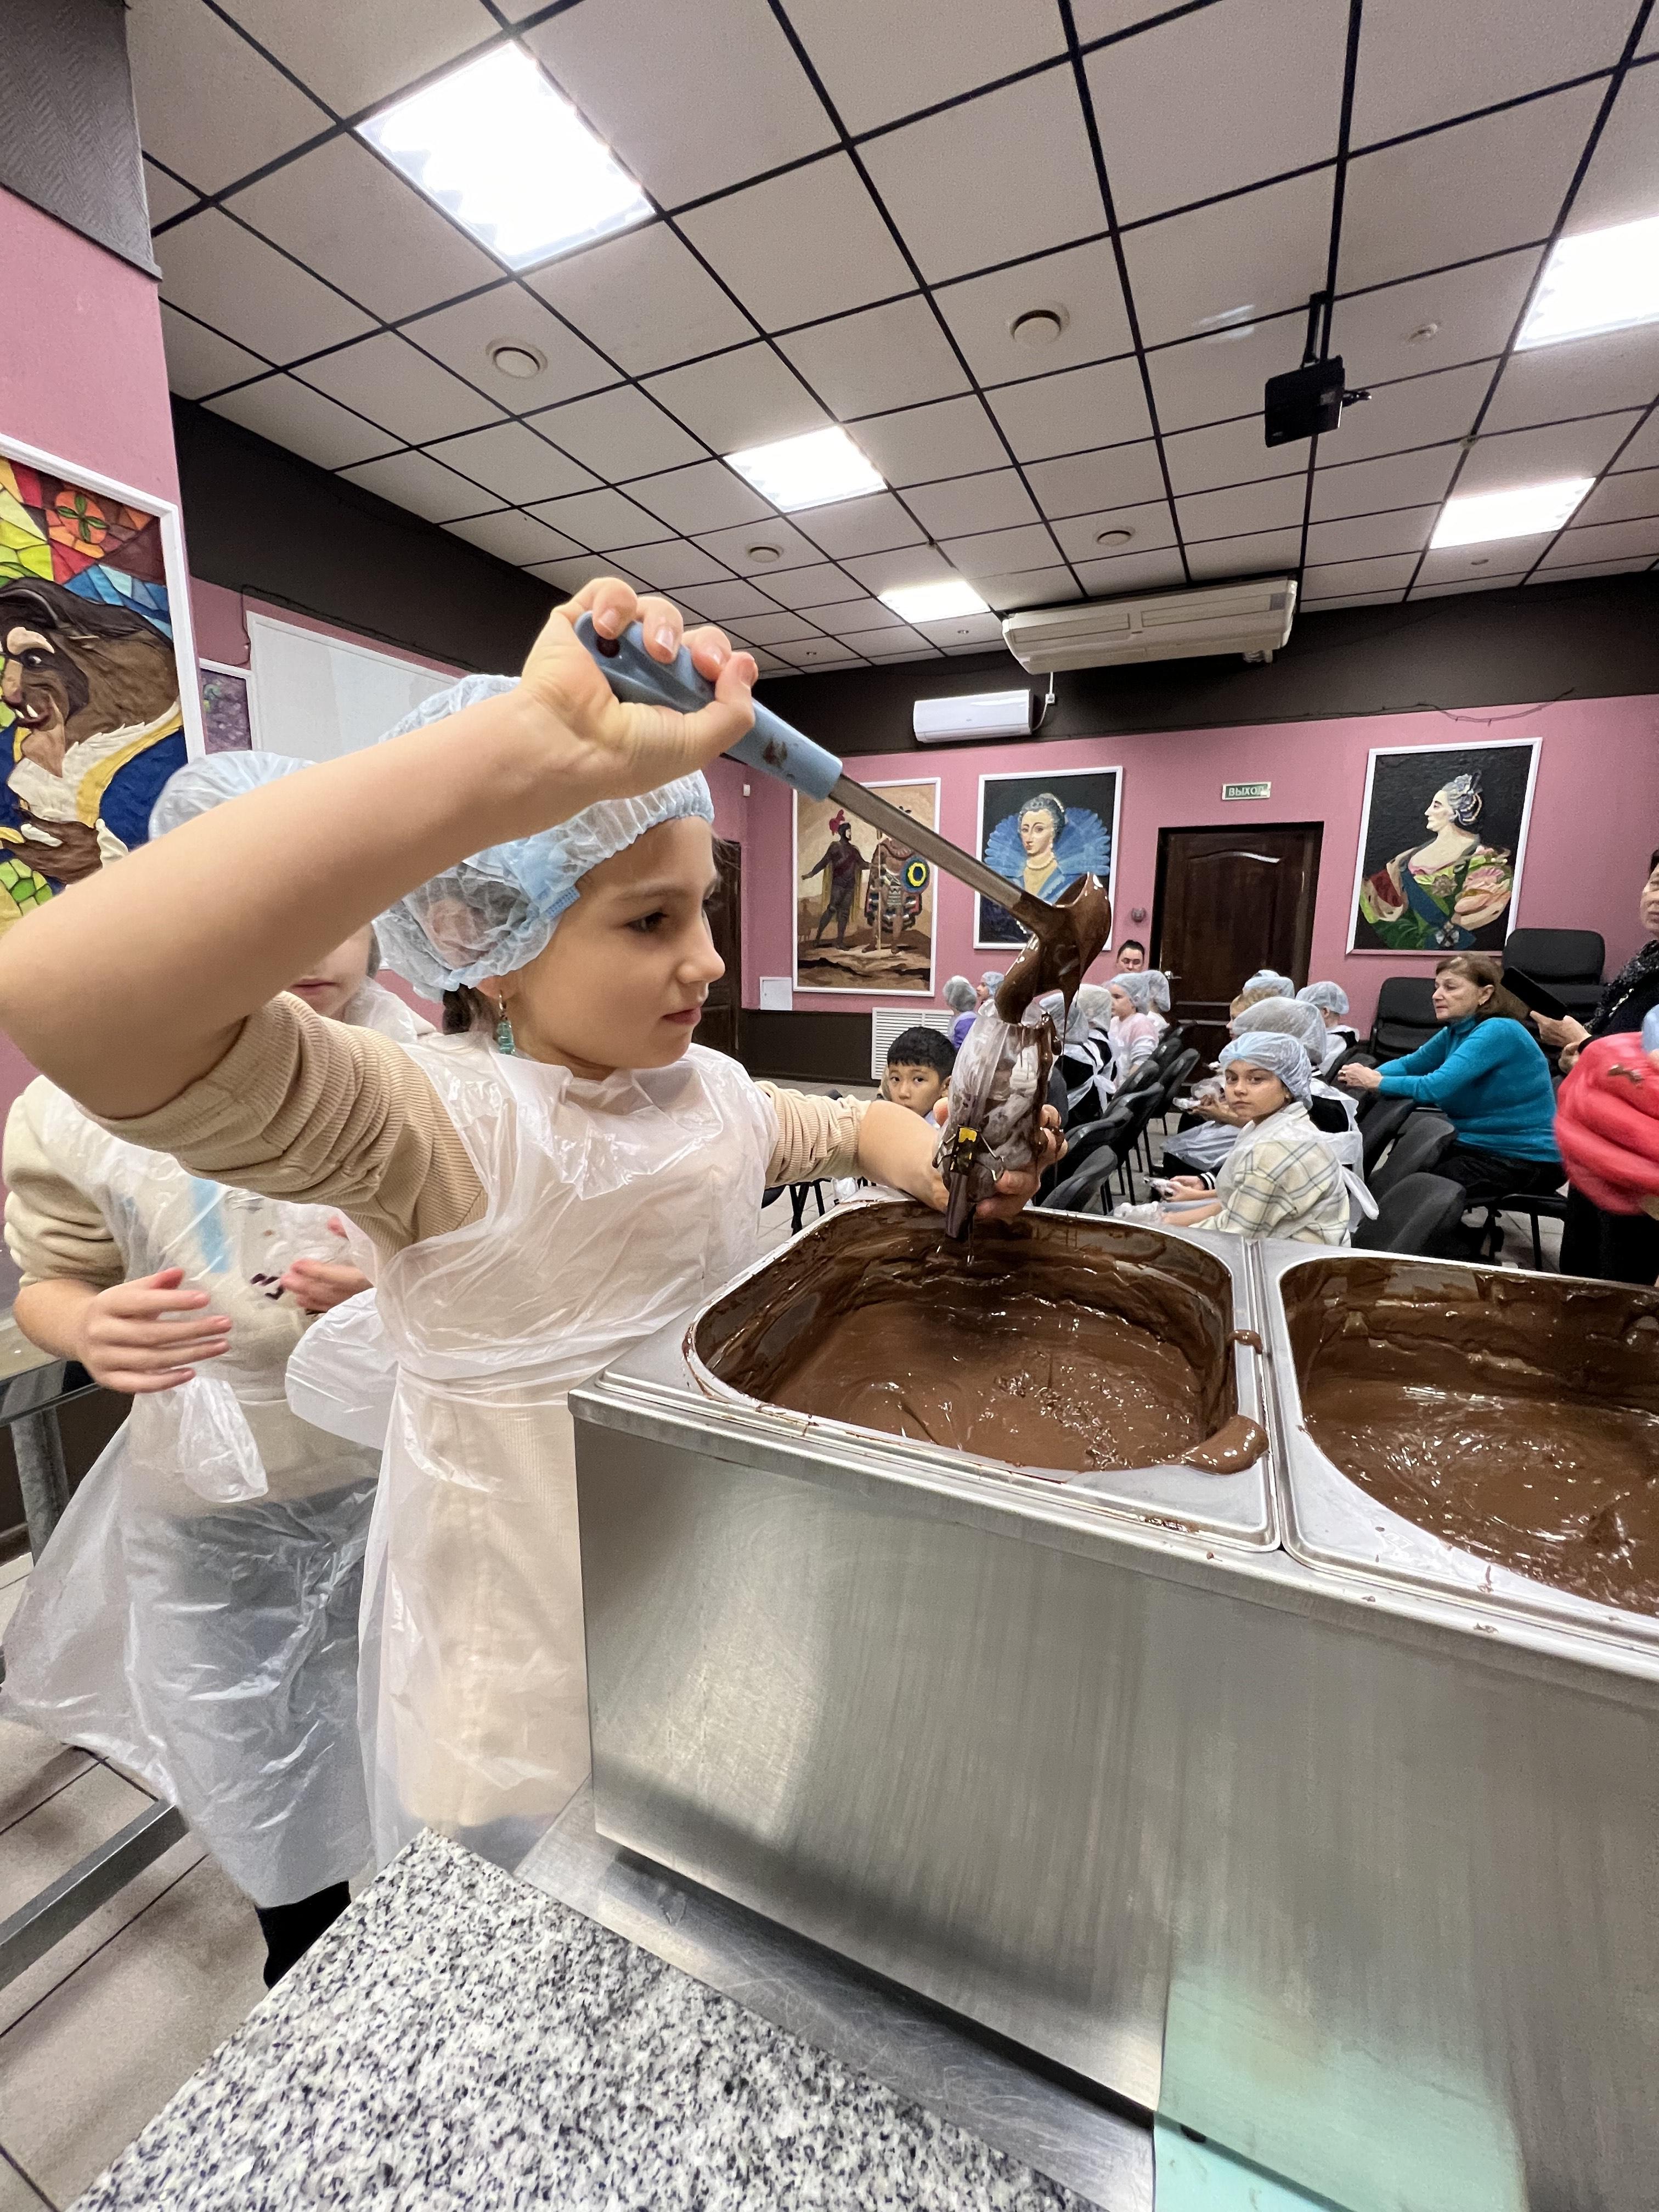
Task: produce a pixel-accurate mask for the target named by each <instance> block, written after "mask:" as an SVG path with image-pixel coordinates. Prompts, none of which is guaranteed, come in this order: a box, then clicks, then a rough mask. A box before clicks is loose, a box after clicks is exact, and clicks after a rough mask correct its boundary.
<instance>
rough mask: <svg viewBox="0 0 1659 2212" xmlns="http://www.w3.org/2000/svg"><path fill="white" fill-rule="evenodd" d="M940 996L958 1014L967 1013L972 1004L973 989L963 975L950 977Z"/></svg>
mask: <svg viewBox="0 0 1659 2212" xmlns="http://www.w3.org/2000/svg"><path fill="white" fill-rule="evenodd" d="M940 995H941V996H942V997H943V999H944V1000H945V1005H946V1006H951V1007H953V1008H954V1009H955V1011H956V1012H957V1013H959V1014H965V1013H967V1012H969V1010H970V1008H971V1007H972V1006H973V1004H974V987H973V985H972V984H971V983H970V982H969V981H968V978H967V977H966V976H965V975H952V976H951V977H950V978H949V980H948V981H946V983H945V988H944V991H943V992H942V993H941V994H940Z"/></svg>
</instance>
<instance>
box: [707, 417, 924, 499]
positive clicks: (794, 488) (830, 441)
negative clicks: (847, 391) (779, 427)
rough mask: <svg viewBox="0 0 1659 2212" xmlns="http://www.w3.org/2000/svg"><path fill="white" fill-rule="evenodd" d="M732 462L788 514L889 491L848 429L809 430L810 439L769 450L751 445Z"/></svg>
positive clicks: (784, 441) (787, 441)
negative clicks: (793, 511) (850, 436)
mask: <svg viewBox="0 0 1659 2212" xmlns="http://www.w3.org/2000/svg"><path fill="white" fill-rule="evenodd" d="M726 460H727V462H728V463H729V464H730V465H731V466H732V468H734V469H735V470H736V471H737V472H738V475H739V476H740V477H742V478H743V479H744V482H745V483H750V484H753V486H754V487H755V489H756V490H757V492H758V493H759V494H760V495H761V497H762V498H763V499H769V500H770V501H771V502H772V504H773V506H774V507H781V508H782V509H783V510H784V512H785V513H790V512H791V511H792V510H793V509H794V508H796V507H829V506H830V505H831V504H832V503H833V502H834V501H836V500H838V499H860V498H862V497H863V495H865V494H866V492H872V491H885V490H886V489H887V480H886V478H885V477H881V476H878V474H877V473H876V471H875V470H874V469H872V467H871V465H870V464H869V462H868V461H867V460H866V459H865V458H864V455H863V454H862V453H860V451H859V449H858V447H856V446H855V445H854V443H853V441H852V440H851V439H850V438H849V437H848V435H847V433H846V431H845V430H809V431H807V433H806V434H805V436H804V437H800V438H778V439H775V440H774V441H773V442H772V444H770V445H769V446H746V447H744V450H743V451H742V453H728V454H727V455H726Z"/></svg>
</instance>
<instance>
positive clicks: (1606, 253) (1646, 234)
mask: <svg viewBox="0 0 1659 2212" xmlns="http://www.w3.org/2000/svg"><path fill="white" fill-rule="evenodd" d="M1652 322H1659V215H1653V216H1644V218H1643V220H1642V221H1641V222H1620V223H1613V224H1612V225H1611V226H1610V227H1609V228H1607V229H1606V230H1583V231H1580V232H1579V234H1578V235H1577V237H1576V238H1564V239H1561V240H1558V242H1557V244H1556V246H1555V247H1554V249H1553V252H1551V255H1550V258H1549V259H1548V260H1547V262H1546V263H1545V264H1544V273H1543V276H1541V278H1540V279H1539V283H1538V289H1537V291H1536V292H1535V293H1534V295H1533V301H1532V305H1531V307H1528V310H1527V319H1526V321H1525V322H1524V323H1523V324H1522V326H1521V335H1520V337H1518V338H1517V339H1516V342H1515V343H1516V351H1517V352H1518V353H1527V352H1530V351H1531V350H1532V349H1533V348H1534V346H1547V345H1559V344H1560V343H1561V342H1562V341H1563V340H1564V339H1565V338H1587V337H1594V336H1595V334H1596V333H1597V332H1598V331H1629V330H1634V329H1635V328H1636V327H1637V326H1638V324H1641V323H1652Z"/></svg>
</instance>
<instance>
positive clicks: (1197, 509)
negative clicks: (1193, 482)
mask: <svg viewBox="0 0 1659 2212" xmlns="http://www.w3.org/2000/svg"><path fill="white" fill-rule="evenodd" d="M1306 496H1307V487H1306V483H1305V482H1304V479H1303V478H1302V477H1270V478H1269V479H1268V480H1267V483H1254V484H1237V485H1235V486H1234V487H1233V488H1232V489H1231V490H1228V491H1201V492H1194V493H1193V494H1192V495H1189V496H1188V497H1187V498H1184V499H1178V500H1177V501H1176V510H1177V513H1178V515H1179V519H1180V522H1181V534H1182V537H1183V538H1185V539H1186V541H1187V543H1188V545H1189V546H1190V545H1191V544H1194V541H1195V540H1199V539H1202V538H1240V537H1243V534H1244V532H1246V531H1260V530H1279V529H1292V528H1293V529H1297V530H1299V529H1300V528H1301V526H1302V508H1303V504H1304V500H1305V499H1306Z"/></svg>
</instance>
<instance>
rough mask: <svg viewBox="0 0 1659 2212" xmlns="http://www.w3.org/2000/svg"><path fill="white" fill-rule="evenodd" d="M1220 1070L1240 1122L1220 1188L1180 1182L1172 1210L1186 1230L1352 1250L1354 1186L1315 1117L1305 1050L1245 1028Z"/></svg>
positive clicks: (1169, 1214) (1201, 1180)
mask: <svg viewBox="0 0 1659 2212" xmlns="http://www.w3.org/2000/svg"><path fill="white" fill-rule="evenodd" d="M1217 1065H1218V1066H1219V1067H1220V1069H1221V1071H1222V1075H1223V1079H1224V1080H1225V1085H1226V1092H1227V1104H1228V1106H1229V1107H1230V1108H1231V1110H1232V1112H1233V1114H1234V1115H1235V1117H1236V1118H1237V1121H1239V1123H1240V1124H1241V1126H1240V1128H1239V1133H1238V1139H1237V1143H1236V1144H1235V1145H1234V1146H1233V1147H1232V1150H1231V1152H1229V1153H1228V1155H1227V1157H1226V1158H1225V1161H1224V1162H1223V1163H1222V1165H1221V1168H1220V1170H1219V1172H1218V1174H1217V1176H1216V1177H1215V1180H1214V1183H1213V1186H1212V1185H1211V1184H1210V1183H1209V1182H1208V1181H1207V1180H1206V1178H1205V1177H1203V1176H1176V1177H1175V1178H1174V1181H1173V1183H1172V1185H1171V1188H1170V1198H1169V1200H1168V1203H1167V1204H1166V1206H1165V1207H1164V1218H1166V1219H1168V1220H1169V1221H1170V1222H1171V1223H1172V1224H1175V1225H1178V1226H1179V1227H1182V1228H1184V1229H1197V1228H1207V1229H1221V1230H1231V1231H1233V1232H1234V1233H1235V1234H1236V1235H1237V1236H1240V1237H1289V1238H1291V1240H1292V1241H1293V1242H1295V1243H1303V1244H1346V1243H1347V1241H1348V1186H1347V1183H1346V1180H1345V1178H1344V1176H1343V1173H1342V1169H1341V1167H1340V1164H1339V1163H1338V1161H1337V1158H1336V1155H1335V1153H1334V1152H1333V1151H1332V1149H1331V1146H1330V1144H1329V1143H1328V1140H1327V1139H1326V1138H1325V1137H1323V1136H1322V1134H1321V1133H1320V1132H1319V1130H1317V1129H1316V1127H1314V1125H1313V1122H1312V1121H1310V1118H1309V1115H1308V1100H1309V1097H1310V1093H1311V1089H1312V1083H1313V1069H1312V1067H1311V1066H1310V1063H1309V1060H1308V1054H1307V1051H1306V1049H1305V1048H1304V1046H1303V1045H1302V1043H1301V1042H1299V1041H1298V1040H1297V1038H1296V1037H1294V1036H1286V1035H1285V1032H1284V1031H1283V1030H1245V1032H1244V1034H1243V1036H1237V1037H1235V1038H1234V1039H1233V1040H1232V1042H1231V1043H1230V1044H1228V1045H1226V1046H1225V1047H1224V1048H1223V1050H1222V1053H1221V1056H1220V1059H1219V1060H1218V1063H1217Z"/></svg>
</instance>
